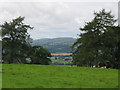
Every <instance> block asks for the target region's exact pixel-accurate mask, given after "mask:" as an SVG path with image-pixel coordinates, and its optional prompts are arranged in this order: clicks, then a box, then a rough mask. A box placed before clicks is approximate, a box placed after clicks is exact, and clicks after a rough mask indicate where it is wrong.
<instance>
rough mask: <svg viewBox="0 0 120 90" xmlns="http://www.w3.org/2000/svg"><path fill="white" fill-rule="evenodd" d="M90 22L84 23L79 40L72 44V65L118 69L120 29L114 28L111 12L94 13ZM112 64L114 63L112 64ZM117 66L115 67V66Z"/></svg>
mask: <svg viewBox="0 0 120 90" xmlns="http://www.w3.org/2000/svg"><path fill="white" fill-rule="evenodd" d="M94 15H95V17H94V19H93V20H92V21H91V22H88V23H86V25H85V26H84V28H80V30H82V31H84V33H82V34H80V35H79V36H80V38H78V40H77V41H76V42H75V43H74V45H73V47H77V48H76V49H74V53H73V59H74V61H73V63H74V64H76V65H78V66H90V67H91V66H93V65H96V66H97V67H98V66H99V65H101V66H107V67H112V68H118V65H117V64H115V63H118V61H119V60H118V55H115V54H116V53H118V42H119V40H120V39H118V36H119V35H120V33H119V32H118V31H119V30H120V27H117V26H114V23H115V22H116V20H115V19H114V16H113V15H111V12H105V10H104V9H103V10H102V11H100V12H99V13H96V12H95V13H94ZM113 62H114V63H113ZM116 65H117V66H116Z"/></svg>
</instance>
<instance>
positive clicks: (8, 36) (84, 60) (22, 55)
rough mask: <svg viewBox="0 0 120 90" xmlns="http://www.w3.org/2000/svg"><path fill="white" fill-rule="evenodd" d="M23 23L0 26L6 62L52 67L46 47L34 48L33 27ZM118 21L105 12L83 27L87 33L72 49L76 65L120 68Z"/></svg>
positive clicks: (101, 12)
mask: <svg viewBox="0 0 120 90" xmlns="http://www.w3.org/2000/svg"><path fill="white" fill-rule="evenodd" d="M23 21H24V17H21V16H20V17H18V18H16V19H13V20H12V21H10V22H5V23H4V24H3V25H0V29H1V30H0V33H1V31H2V60H3V63H8V64H11V63H30V64H44V65H48V64H50V63H51V60H50V59H49V57H51V53H50V52H49V51H48V50H47V49H46V48H44V47H42V46H31V42H32V41H33V40H32V39H31V38H30V35H29V33H28V30H32V29H33V27H31V26H30V25H27V24H25V23H24V22H23ZM116 22H117V20H116V19H115V17H114V16H113V15H112V14H111V12H106V11H105V9H103V10H101V11H99V12H94V18H93V19H92V21H90V22H87V23H86V24H85V25H84V27H83V28H80V30H81V31H83V33H81V34H80V35H79V38H78V39H77V41H76V42H75V43H74V44H73V46H72V49H73V55H72V57H73V61H72V62H73V64H75V65H77V66H88V67H93V66H96V67H101V66H106V67H107V68H109V67H110V68H117V69H118V68H119V69H120V26H118V25H116Z"/></svg>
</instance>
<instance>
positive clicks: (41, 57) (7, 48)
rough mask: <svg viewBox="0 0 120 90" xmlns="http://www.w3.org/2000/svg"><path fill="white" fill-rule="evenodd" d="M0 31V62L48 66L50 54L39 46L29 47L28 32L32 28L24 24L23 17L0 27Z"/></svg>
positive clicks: (30, 40)
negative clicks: (0, 45) (0, 44)
mask: <svg viewBox="0 0 120 90" xmlns="http://www.w3.org/2000/svg"><path fill="white" fill-rule="evenodd" d="M0 29H1V31H2V60H3V61H2V62H3V63H8V64H11V63H21V64H26V63H30V64H44V65H48V64H50V62H51V60H50V59H49V57H51V54H50V52H49V51H48V50H47V49H46V48H43V47H41V46H31V42H32V39H31V38H30V35H29V33H28V30H32V29H33V27H31V26H30V25H27V24H25V23H24V17H21V16H20V17H18V18H16V19H13V20H12V21H10V22H5V23H4V24H3V25H0Z"/></svg>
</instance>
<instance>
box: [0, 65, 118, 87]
mask: <svg viewBox="0 0 120 90" xmlns="http://www.w3.org/2000/svg"><path fill="white" fill-rule="evenodd" d="M2 69H3V71H2V77H3V80H2V86H3V88H117V87H118V70H115V69H103V68H88V67H75V66H73V67H71V66H55V65H47V66H45V65H23V64H9V65H8V64H4V65H3V67H2Z"/></svg>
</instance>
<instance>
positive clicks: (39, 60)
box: [30, 46, 51, 65]
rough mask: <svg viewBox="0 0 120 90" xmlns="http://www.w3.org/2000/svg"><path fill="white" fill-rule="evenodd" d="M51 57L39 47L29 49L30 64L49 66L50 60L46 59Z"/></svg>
mask: <svg viewBox="0 0 120 90" xmlns="http://www.w3.org/2000/svg"><path fill="white" fill-rule="evenodd" d="M48 57H51V53H50V52H49V51H48V50H47V49H46V48H43V47H41V46H33V47H32V49H31V56H30V58H31V63H32V64H43V65H48V64H50V62H51V60H50V59H49V58H48Z"/></svg>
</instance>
